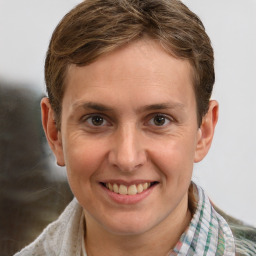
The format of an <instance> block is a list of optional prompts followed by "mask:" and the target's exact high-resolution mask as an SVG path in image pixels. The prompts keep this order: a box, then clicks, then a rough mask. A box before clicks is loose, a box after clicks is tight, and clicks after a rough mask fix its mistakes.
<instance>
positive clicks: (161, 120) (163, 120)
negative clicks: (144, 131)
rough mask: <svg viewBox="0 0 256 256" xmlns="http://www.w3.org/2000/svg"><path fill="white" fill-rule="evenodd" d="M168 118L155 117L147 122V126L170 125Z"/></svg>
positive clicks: (163, 116)
mask: <svg viewBox="0 0 256 256" xmlns="http://www.w3.org/2000/svg"><path fill="white" fill-rule="evenodd" d="M170 122H171V121H170V118H168V117H166V116H165V115H161V114H158V115H155V116H154V117H153V118H151V119H150V120H149V125H153V126H158V127H160V126H166V125H168V124H169V123H170Z"/></svg>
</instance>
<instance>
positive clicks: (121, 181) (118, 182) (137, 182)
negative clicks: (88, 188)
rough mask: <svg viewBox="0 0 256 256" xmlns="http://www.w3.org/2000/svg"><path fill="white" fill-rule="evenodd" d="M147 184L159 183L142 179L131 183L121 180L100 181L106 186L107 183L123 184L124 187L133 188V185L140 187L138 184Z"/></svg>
mask: <svg viewBox="0 0 256 256" xmlns="http://www.w3.org/2000/svg"><path fill="white" fill-rule="evenodd" d="M146 182H150V183H152V182H158V181H157V180H151V179H143V180H142V179H141V180H131V181H126V180H121V179H110V180H103V181H100V183H104V184H107V183H110V184H122V185H125V186H131V185H138V184H143V183H146Z"/></svg>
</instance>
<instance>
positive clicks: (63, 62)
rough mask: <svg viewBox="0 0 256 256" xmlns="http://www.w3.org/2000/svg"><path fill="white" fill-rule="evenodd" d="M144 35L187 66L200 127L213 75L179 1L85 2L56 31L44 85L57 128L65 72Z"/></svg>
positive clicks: (207, 49) (208, 53) (197, 27)
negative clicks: (192, 75) (188, 66)
mask: <svg viewBox="0 0 256 256" xmlns="http://www.w3.org/2000/svg"><path fill="white" fill-rule="evenodd" d="M145 35H146V36H148V37H150V38H152V39H155V40H158V41H159V43H160V44H161V45H162V46H163V47H164V49H165V50H166V51H167V52H168V53H170V54H171V55H173V56H175V57H177V58H182V59H187V60H188V61H189V62H190V63H191V66H192V67H193V71H194V72H193V73H194V81H193V85H194V91H195V96H196V102H197V116H198V124H199V125H200V124H201V122H202V118H203V116H204V115H205V114H206V113H207V111H208V107H209V99H210V97H211V93H212V88H213V84H214V80H215V75H214V57H213V49H212V47H211V42H210V39H209V37H208V36H207V34H206V32H205V28H204V26H203V24H202V22H201V20H200V19H199V18H198V17H197V15H195V14H194V13H193V12H191V11H190V10H189V9H188V8H187V7H186V6H185V5H184V4H183V3H181V2H180V1H178V0H85V1H83V2H82V3H80V4H79V5H77V6H76V7H75V8H74V9H72V10H71V11H70V12H69V13H68V14H67V15H65V16H64V18H63V19H62V20H61V22H60V23H59V25H58V26H57V27H56V29H55V31H54V32H53V35H52V38H51V42H50V45H49V49H48V52H47V56H46V61H45V81H46V86H47V91H48V96H49V100H50V103H51V106H52V108H53V110H54V112H55V115H56V122H57V125H58V128H59V127H60V126H59V125H60V120H61V104H62V98H63V94H64V90H65V76H66V73H67V68H68V66H69V65H71V64H76V65H78V66H83V65H87V64H89V63H91V62H93V61H95V60H96V59H97V58H98V57H100V56H101V55H102V54H105V53H108V52H110V51H112V50H114V49H116V48H118V47H120V46H123V45H124V44H127V43H129V42H131V41H134V40H136V39H139V38H142V37H143V36H145Z"/></svg>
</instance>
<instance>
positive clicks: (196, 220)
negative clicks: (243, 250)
mask: <svg viewBox="0 0 256 256" xmlns="http://www.w3.org/2000/svg"><path fill="white" fill-rule="evenodd" d="M194 186H195V187H196V188H197V191H198V195H197V197H198V204H197V209H196V212H195V214H194V215H193V218H192V220H191V223H190V225H189V227H188V228H187V230H186V231H185V232H184V233H183V234H182V236H181V238H180V240H179V242H178V243H177V244H176V246H175V248H174V249H173V250H172V251H171V252H170V254H169V255H170V256H171V255H178V256H183V255H184V256H185V255H189V256H192V255H198V256H203V255H205V256H215V255H218V256H220V255H225V256H233V255H235V243H234V237H233V235H232V232H231V230H230V228H229V225H228V224H227V222H226V221H225V220H224V218H223V217H221V216H220V215H219V214H218V213H217V212H216V211H215V210H214V208H213V206H212V205H211V203H210V201H209V199H208V197H207V196H206V194H205V193H204V191H203V189H202V188H200V187H199V186H197V185H195V184H194Z"/></svg>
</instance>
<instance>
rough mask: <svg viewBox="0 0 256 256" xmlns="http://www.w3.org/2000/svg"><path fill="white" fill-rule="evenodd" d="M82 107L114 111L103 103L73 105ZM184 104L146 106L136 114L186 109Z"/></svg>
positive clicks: (89, 102)
mask: <svg viewBox="0 0 256 256" xmlns="http://www.w3.org/2000/svg"><path fill="white" fill-rule="evenodd" d="M80 107H82V108H83V109H91V110H96V111H101V112H113V111H114V109H113V108H111V107H108V106H106V105H104V104H101V103H96V102H91V101H88V102H83V103H82V104H80V103H75V104H74V105H73V108H80ZM184 107H185V106H184V104H182V103H179V102H171V103H170V102H168V103H157V104H150V105H146V106H142V107H140V108H138V109H137V110H136V112H139V113H140V112H145V111H153V110H166V109H180V110H182V109H184Z"/></svg>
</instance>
